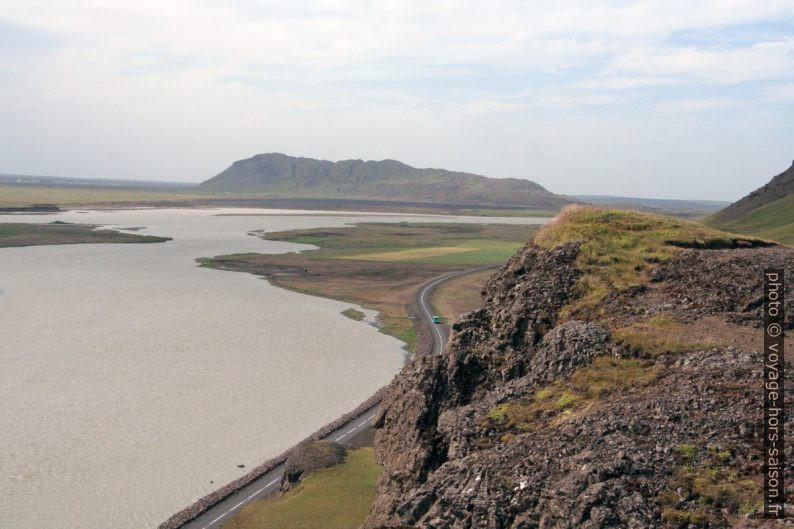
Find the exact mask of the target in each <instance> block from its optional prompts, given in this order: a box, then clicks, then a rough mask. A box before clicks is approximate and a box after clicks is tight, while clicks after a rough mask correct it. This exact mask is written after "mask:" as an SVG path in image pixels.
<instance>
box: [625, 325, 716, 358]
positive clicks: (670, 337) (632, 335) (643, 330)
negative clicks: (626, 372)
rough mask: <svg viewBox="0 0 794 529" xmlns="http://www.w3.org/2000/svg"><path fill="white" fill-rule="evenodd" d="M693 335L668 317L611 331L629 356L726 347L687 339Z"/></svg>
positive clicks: (712, 342)
mask: <svg viewBox="0 0 794 529" xmlns="http://www.w3.org/2000/svg"><path fill="white" fill-rule="evenodd" d="M690 336H691V333H687V332H685V329H684V326H683V325H682V324H681V322H679V321H677V320H675V319H674V318H671V317H669V316H654V317H652V318H648V319H647V320H643V321H639V322H636V323H633V324H631V325H629V326H627V327H622V328H619V329H615V330H614V331H613V332H612V338H613V339H614V341H615V343H617V344H619V345H621V346H622V347H623V348H624V349H625V350H626V351H628V352H629V353H630V354H633V355H636V356H643V357H654V356H657V355H661V354H665V353H674V354H679V353H686V352H689V351H697V350H700V349H712V348H714V347H719V346H720V345H725V344H723V343H721V342H718V341H714V340H698V339H691V338H690V339H684V338H685V337H690Z"/></svg>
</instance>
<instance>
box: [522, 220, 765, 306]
mask: <svg viewBox="0 0 794 529" xmlns="http://www.w3.org/2000/svg"><path fill="white" fill-rule="evenodd" d="M740 240H742V241H745V240H746V241H751V242H753V243H756V242H760V241H757V240H756V239H754V238H752V237H750V238H748V237H737V236H736V235H731V234H729V233H726V232H721V231H718V230H715V229H713V228H709V227H706V226H704V225H702V224H699V223H696V222H691V221H684V220H681V219H674V218H670V217H664V216H662V215H653V214H649V213H640V212H637V211H622V210H612V209H601V208H596V207H587V206H569V207H567V208H565V209H563V211H562V212H561V213H560V215H559V216H558V217H557V219H556V220H555V221H554V222H552V223H550V224H548V225H546V226H544V227H543V228H542V229H541V230H540V231H539V232H538V234H537V235H536V236H535V242H536V243H537V244H539V245H540V246H543V247H547V248H551V247H554V246H557V245H560V244H563V243H567V242H573V241H580V242H581V243H582V246H581V250H580V253H579V257H578V259H577V267H578V268H579V270H581V271H582V276H581V277H580V279H579V281H578V284H577V286H576V289H577V293H578V294H580V301H579V302H578V303H577V304H576V305H575V306H573V307H571V309H572V310H574V311H576V310H577V309H580V308H584V307H594V306H595V305H597V304H598V303H599V302H600V301H601V300H603V299H604V298H605V297H606V296H607V295H608V294H609V293H610V292H612V291H614V290H624V289H627V288H630V287H633V286H637V285H640V284H642V283H644V282H646V281H647V280H648V272H649V271H650V270H651V269H652V268H653V266H655V264H656V263H660V262H664V261H666V260H668V259H670V258H671V257H672V256H673V255H675V254H676V253H677V252H679V251H680V250H681V248H682V247H687V246H688V247H698V248H714V249H716V248H731V247H734V246H736V244H737V242H738V241H740Z"/></svg>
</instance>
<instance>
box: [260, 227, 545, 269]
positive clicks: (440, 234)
mask: <svg viewBox="0 0 794 529" xmlns="http://www.w3.org/2000/svg"><path fill="white" fill-rule="evenodd" d="M536 231H537V226H534V225H510V224H456V223H433V224H420V223H395V224H390V223H366V222H365V223H360V224H356V226H353V227H345V228H324V229H313V230H294V231H286V232H275V233H266V234H264V235H263V238H266V239H269V240H278V241H287V242H295V243H302V244H311V245H314V246H318V247H319V248H320V249H319V250H315V251H310V252H306V253H305V255H306V256H307V257H310V258H312V259H340V258H353V257H360V256H366V255H375V256H377V255H378V254H383V253H395V254H396V253H398V252H405V251H407V250H418V249H423V248H428V249H432V248H444V247H456V248H464V249H467V250H469V251H466V252H461V253H451V254H447V255H435V256H431V257H422V258H418V259H400V262H404V263H419V264H439V265H459V266H482V265H488V264H498V263H501V262H504V261H506V260H508V259H509V258H510V257H512V256H513V254H515V252H516V250H518V249H519V248H520V247H521V246H523V245H524V244H525V243H526V241H528V240H529V239H531V238H532V236H533V235H534V234H535V232H536Z"/></svg>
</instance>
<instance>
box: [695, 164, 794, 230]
mask: <svg viewBox="0 0 794 529" xmlns="http://www.w3.org/2000/svg"><path fill="white" fill-rule="evenodd" d="M706 222H707V223H708V224H711V225H712V226H715V227H718V228H722V229H726V230H731V231H735V232H738V233H747V234H751V235H757V236H759V237H766V238H768V239H774V240H776V241H779V242H782V243H784V244H788V245H792V244H794V162H793V163H792V164H791V167H789V168H788V169H787V170H785V171H783V172H782V173H780V174H779V175H777V176H776V177H774V178H773V179H772V180H771V181H770V182H769V183H768V184H766V185H764V186H762V187H759V188H758V189H756V190H755V191H753V192H752V193H750V194H749V195H747V196H746V197H744V198H743V199H741V200H739V201H737V202H734V203H733V204H731V205H730V206H728V207H727V208H725V209H723V210H722V211H719V212H717V213H715V214H714V215H712V216H711V217H709V218H708V219H706Z"/></svg>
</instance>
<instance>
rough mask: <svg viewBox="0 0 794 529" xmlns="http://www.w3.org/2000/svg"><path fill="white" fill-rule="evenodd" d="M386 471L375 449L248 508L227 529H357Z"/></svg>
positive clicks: (364, 450)
mask: <svg viewBox="0 0 794 529" xmlns="http://www.w3.org/2000/svg"><path fill="white" fill-rule="evenodd" d="M381 472H382V468H381V467H380V466H378V464H377V463H376V462H375V454H374V452H373V449H372V448H360V449H358V450H352V451H350V452H348V454H347V459H346V460H345V462H344V463H343V464H341V465H337V466H334V467H330V468H324V469H321V470H318V471H317V472H315V473H313V474H311V475H310V476H308V477H307V478H306V479H304V480H303V482H301V483H300V484H299V485H298V486H297V487H295V488H294V489H292V490H290V491H289V492H287V493H286V494H284V495H283V496H280V497H277V498H273V499H267V500H260V501H256V502H253V503H251V504H249V505H247V506H246V507H244V508H243V509H242V510H241V511H240V512H239V513H238V514H237V515H235V516H234V517H233V518H231V519H230V520H229V522H228V523H227V524H226V525H224V528H225V529H356V528H358V527H359V526H360V525H361V523H362V522H363V521H364V519H365V518H366V517H367V515H368V514H369V510H370V508H371V507H372V502H373V500H374V499H375V483H376V482H377V480H378V477H379V476H380V474H381Z"/></svg>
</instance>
